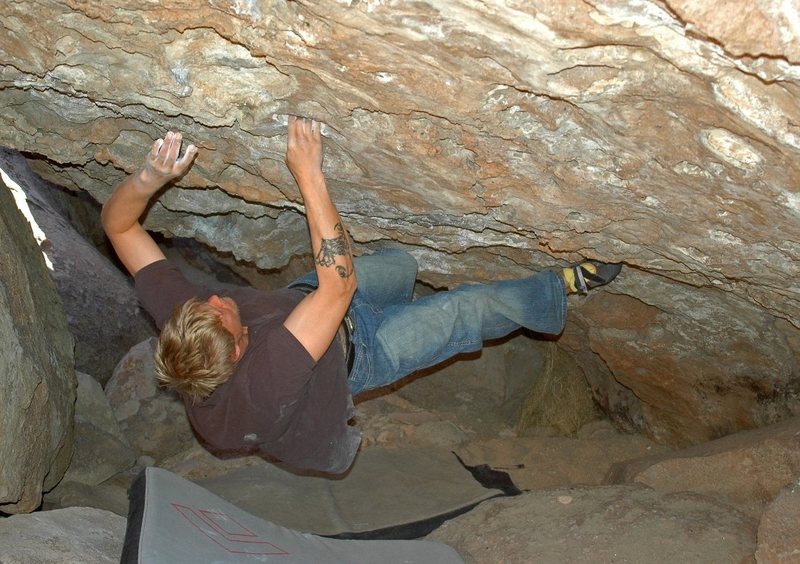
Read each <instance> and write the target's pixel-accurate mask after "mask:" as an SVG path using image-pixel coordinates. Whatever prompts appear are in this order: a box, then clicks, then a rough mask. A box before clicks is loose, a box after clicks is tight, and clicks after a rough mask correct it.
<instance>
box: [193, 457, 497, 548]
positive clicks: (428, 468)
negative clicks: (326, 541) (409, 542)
mask: <svg viewBox="0 0 800 564" xmlns="http://www.w3.org/2000/svg"><path fill="white" fill-rule="evenodd" d="M197 482H198V483H199V484H200V485H202V486H203V487H205V488H207V489H208V490H210V491H212V492H214V493H216V494H217V495H219V496H220V497H222V498H223V499H226V500H228V501H230V502H231V503H233V504H235V505H237V506H239V507H241V508H242V509H244V510H245V511H248V512H250V513H252V514H254V515H257V516H259V517H261V518H263V519H267V520H269V521H272V522H273V523H276V524H279V525H283V526H284V527H289V528H291V529H296V530H300V531H303V532H309V533H315V534H319V535H326V536H336V537H338V538H380V539H413V538H419V537H421V536H424V535H426V534H428V533H430V532H431V531H433V530H434V529H435V528H437V527H438V526H439V525H441V523H442V522H444V521H445V520H446V519H449V518H452V517H454V516H456V515H458V514H461V513H464V512H466V511H468V510H469V509H471V508H472V507H474V506H475V505H477V504H478V503H480V502H482V501H485V500H487V499H490V498H492V497H496V496H499V495H504V492H503V491H501V490H500V489H497V488H496V487H488V488H487V487H486V486H485V485H484V483H481V482H479V481H478V480H476V478H475V476H474V475H473V474H472V473H471V472H470V470H469V469H468V468H466V467H465V466H464V465H463V464H462V463H461V462H460V460H459V459H458V457H457V456H456V455H455V454H453V453H452V452H450V451H448V450H446V449H442V448H436V447H397V448H369V449H365V450H363V451H362V452H360V453H359V455H358V457H357V458H356V460H355V463H354V464H353V466H352V468H351V469H350V472H349V473H347V474H346V475H344V476H337V477H331V476H325V477H322V476H309V475H301V474H296V473H294V472H291V471H286V470H284V469H281V468H279V467H277V466H275V465H272V464H266V463H264V464H257V465H251V466H246V467H243V468H238V469H236V470H233V471H231V472H229V473H226V474H224V475H222V476H217V477H214V478H208V479H200V480H197Z"/></svg>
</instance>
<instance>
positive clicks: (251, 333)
mask: <svg viewBox="0 0 800 564" xmlns="http://www.w3.org/2000/svg"><path fill="white" fill-rule="evenodd" d="M320 127H321V125H320V124H319V123H318V122H316V121H312V120H309V119H305V118H295V117H290V119H289V126H288V142H287V149H286V164H287V166H288V168H289V171H290V172H291V173H292V175H293V176H294V179H295V182H296V183H297V186H298V187H299V189H300V194H301V196H302V198H303V201H304V204H305V211H306V220H307V223H308V229H309V232H310V236H311V248H312V255H313V258H314V267H315V269H314V271H313V272H311V273H309V274H307V275H305V276H303V277H301V278H299V279H298V280H296V281H295V282H293V283H292V284H290V285H289V287H288V288H283V289H279V290H274V291H271V292H264V291H260V290H256V289H253V288H240V289H230V290H213V289H208V288H205V287H202V286H199V285H197V284H195V283H194V282H191V281H189V280H187V279H186V278H185V277H184V275H183V274H181V272H180V271H179V270H178V268H177V267H176V266H175V265H174V264H172V263H171V262H170V261H168V260H167V259H166V258H165V256H164V254H163V253H162V251H161V250H160V248H159V247H158V245H157V244H156V243H155V242H154V241H153V239H152V238H151V237H150V235H149V234H148V233H147V232H146V231H145V230H144V228H143V227H142V226H141V224H140V223H139V218H140V217H141V216H142V214H143V213H144V211H145V209H146V208H147V206H148V204H149V202H150V200H151V199H152V198H153V196H154V195H155V194H156V193H158V192H159V191H160V190H161V188H163V187H164V186H165V185H167V184H168V183H170V182H171V181H173V180H175V179H177V178H179V177H181V176H183V175H184V174H186V173H187V171H188V170H189V168H190V167H191V165H192V162H193V160H194V158H195V157H196V155H197V153H198V151H197V148H196V147H195V146H194V145H189V146H188V147H186V149H185V152H184V153H183V155H180V150H181V145H182V138H181V134H180V133H172V132H169V133H167V134H166V135H165V136H164V138H163V140H162V139H159V140H157V141H156V142H155V143H154V144H153V146H152V149H151V150H150V153H149V154H148V155H147V157H146V159H145V162H144V164H143V165H142V167H141V168H140V169H139V170H137V171H136V172H134V173H133V174H132V175H131V176H129V177H128V178H126V179H125V180H124V181H123V182H122V183H121V184H120V185H119V186H118V187H117V188H116V189H115V191H114V192H113V194H112V195H111V197H110V198H109V199H108V201H107V202H106V203H105V205H104V206H103V211H102V215H101V218H102V223H103V228H104V229H105V231H106V234H107V235H108V238H109V239H110V241H111V243H112V245H113V246H114V249H115V250H116V252H117V254H118V255H119V258H120V260H121V261H122V263H123V264H124V265H125V267H126V268H127V269H128V270H129V271H130V273H131V275H132V276H133V277H134V282H135V286H136V292H137V295H138V297H139V299H140V301H141V302H142V304H143V306H144V308H145V309H146V310H147V311H148V312H149V313H150V314H151V315H152V317H153V318H154V320H155V322H156V325H157V326H158V327H159V329H161V336H160V338H159V342H158V345H157V350H156V372H157V377H158V380H159V382H160V383H161V384H162V385H163V386H164V387H166V388H169V389H172V390H175V391H177V392H178V394H179V395H180V396H181V398H182V399H183V402H184V405H185V407H186V410H187V414H188V416H189V420H190V421H191V423H192V426H193V427H194V429H195V431H196V432H197V434H198V436H199V437H200V438H201V440H202V441H203V442H204V443H205V444H206V446H207V447H208V448H209V449H210V450H212V451H215V452H227V453H230V452H235V453H239V454H253V453H258V454H260V455H262V456H265V457H268V458H271V459H277V460H280V461H282V462H284V463H287V464H289V465H291V466H294V467H297V468H304V469H312V470H318V471H322V472H327V473H333V474H337V473H341V472H344V471H346V470H347V468H348V467H349V466H350V464H351V463H352V461H353V459H354V457H355V454H356V451H357V450H358V447H359V444H360V440H361V434H360V432H359V431H358V429H357V428H356V427H355V426H352V425H350V424H348V421H349V420H350V419H351V416H352V407H353V404H352V399H351V398H352V396H354V395H356V394H358V393H359V392H362V391H365V390H368V389H372V388H377V387H381V386H386V385H388V384H391V383H392V382H395V381H397V380H398V379H400V378H402V377H404V376H406V375H408V374H411V373H413V372H415V371H417V370H421V369H423V368H426V367H429V366H433V365H435V364H438V363H440V362H442V361H444V360H446V359H448V358H450V357H452V356H454V355H455V354H458V353H461V352H468V351H476V350H478V349H480V348H481V346H482V343H483V342H484V341H485V340H488V339H496V338H499V337H503V336H505V335H507V334H509V333H511V332H512V331H514V330H516V329H518V328H520V327H527V328H528V329H531V330H533V331H536V332H539V333H547V334H552V335H557V334H559V333H560V332H561V331H562V329H563V327H564V322H565V318H566V311H567V294H569V293H575V292H582V293H586V292H587V291H588V290H590V289H592V288H595V287H597V286H601V285H603V284H606V283H608V282H609V281H611V280H612V279H613V278H614V277H615V276H616V275H617V274H618V273H619V271H620V269H621V265H619V264H617V265H611V264H605V263H600V262H595V261H588V260H587V261H584V262H582V263H580V264H578V265H575V266H571V267H567V268H563V269H556V270H553V271H544V272H540V273H538V274H534V275H532V276H530V277H527V278H524V279H518V280H505V281H500V282H495V283H492V284H467V285H462V286H460V287H458V288H456V289H454V290H451V291H447V292H437V293H434V294H431V295H428V296H425V297H423V298H420V299H417V300H414V299H413V298H412V293H413V288H414V282H415V279H416V274H417V263H416V261H415V260H414V258H413V257H412V256H411V255H410V254H408V253H406V252H404V251H401V250H398V249H391V248H387V249H382V250H379V251H377V252H375V253H372V254H368V255H364V256H359V257H356V258H354V257H353V254H352V246H351V241H350V238H349V235H348V232H347V229H346V228H345V226H344V223H343V221H342V219H341V217H340V216H339V214H338V212H337V210H336V207H335V206H334V204H333V202H332V201H331V199H330V196H329V193H328V190H327V186H326V181H325V177H324V175H323V171H322V156H323V150H322V136H321V132H320Z"/></svg>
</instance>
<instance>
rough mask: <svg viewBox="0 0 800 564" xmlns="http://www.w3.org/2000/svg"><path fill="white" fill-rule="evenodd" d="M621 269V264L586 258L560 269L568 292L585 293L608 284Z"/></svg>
mask: <svg viewBox="0 0 800 564" xmlns="http://www.w3.org/2000/svg"><path fill="white" fill-rule="evenodd" d="M620 270H622V264H607V263H604V262H598V261H594V260H587V261H584V262H582V263H580V264H576V265H572V266H568V267H566V268H564V269H563V270H562V271H561V275H562V277H563V278H564V282H565V284H566V286H567V293H568V294H575V293H578V292H580V293H581V294H586V293H588V292H589V290H591V289H592V288H597V287H598V286H602V285H604V284H608V283H609V282H611V281H612V280H613V279H614V278H616V276H617V274H619V272H620Z"/></svg>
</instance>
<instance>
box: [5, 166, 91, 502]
mask: <svg viewBox="0 0 800 564" xmlns="http://www.w3.org/2000/svg"><path fill="white" fill-rule="evenodd" d="M0 241H2V244H1V245H0V343H2V346H0V512H4V513H24V512H29V511H33V510H34V509H36V507H38V506H39V504H40V502H41V500H42V491H43V490H45V491H46V490H48V489H50V488H52V487H53V486H55V485H56V484H57V483H58V481H59V480H60V479H61V477H62V476H63V475H64V473H65V472H66V470H67V466H68V465H69V461H70V457H71V456H72V437H73V413H74V409H75V387H76V381H75V362H74V360H73V357H72V347H73V340H72V337H71V335H70V334H69V330H68V329H67V322H66V319H65V316H64V308H63V307H62V306H61V302H60V301H59V299H58V294H57V293H56V289H55V286H54V284H53V281H52V280H51V278H50V275H49V274H48V271H47V268H46V266H45V261H44V259H43V258H42V253H41V250H40V249H39V247H38V245H37V244H36V241H35V240H34V238H33V234H32V233H31V227H30V226H29V224H28V222H27V221H26V220H25V218H24V217H23V215H22V213H20V211H19V210H18V209H17V206H16V204H15V202H14V198H13V197H12V194H11V192H10V191H9V189H8V188H7V187H6V185H5V184H4V182H0Z"/></svg>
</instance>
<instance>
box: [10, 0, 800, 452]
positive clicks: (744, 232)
mask: <svg viewBox="0 0 800 564" xmlns="http://www.w3.org/2000/svg"><path fill="white" fill-rule="evenodd" d="M798 4H800V3H798V1H797V0H781V1H779V0H764V1H761V2H755V1H754V0H750V1H746V0H726V1H725V2H717V3H712V4H709V3H706V2H700V1H697V0H663V1H659V0H649V1H648V0H644V1H634V0H585V1H583V0H563V1H560V2H546V1H541V0H526V1H524V2H521V1H515V0H505V1H496V0H493V1H487V2H481V3H478V4H476V3H473V2H468V1H466V0H452V1H449V2H446V3H439V2H433V1H421V2H414V3H400V4H398V3H395V2H385V1H381V0H368V1H361V2H359V1H353V2H342V1H331V0H328V1H322V2H311V1H302V0H301V1H295V2H288V1H283V0H275V1H258V0H247V1H245V0H212V1H210V2H207V3H197V2H185V1H172V2H159V3H145V2H140V1H135V0H112V1H111V2H102V3H101V2H97V1H90V0H62V1H54V0H51V1H42V2H37V3H35V4H30V3H12V4H10V5H8V6H7V7H6V8H5V9H4V11H3V13H2V14H1V15H0V26H2V28H3V34H2V39H0V53H2V55H3V56H2V59H0V60H2V61H3V64H2V66H0V86H1V87H0V103H2V104H3V105H4V107H7V108H10V109H11V111H8V112H5V113H4V114H3V115H2V116H0V124H2V125H1V126H0V144H3V145H6V146H9V147H13V148H15V149H18V150H21V151H25V152H26V153H27V154H28V157H29V159H30V160H31V162H32V165H33V167H34V168H35V170H37V172H39V173H40V174H42V175H43V176H44V177H46V178H47V179H49V180H51V181H53V182H56V183H58V184H60V185H64V186H68V187H70V188H72V189H76V190H85V191H87V192H89V193H91V194H92V195H93V196H94V197H95V198H96V199H97V200H98V201H104V200H105V199H106V198H107V197H108V195H109V193H110V191H111V190H112V188H113V186H114V185H115V184H116V183H117V182H118V181H119V180H120V179H121V178H123V176H124V175H125V174H127V173H129V172H132V171H133V170H135V169H136V167H137V166H138V165H139V163H140V162H141V160H142V158H143V156H144V154H145V152H146V150H147V148H148V147H149V146H150V144H151V143H152V141H153V140H154V139H155V138H157V137H159V136H160V135H162V134H163V132H164V131H165V130H167V129H174V130H181V131H183V132H184V134H185V135H186V137H187V138H189V139H190V140H191V141H192V142H194V143H195V144H197V145H198V146H199V147H200V155H199V157H198V159H197V161H196V164H195V166H194V168H193V169H192V171H191V172H190V174H188V175H187V176H186V177H185V178H184V179H183V180H182V181H181V184H180V187H179V188H178V189H174V190H171V191H169V192H167V193H165V194H164V195H163V196H162V197H161V199H160V200H159V202H158V203H157V204H156V205H154V207H153V209H152V210H151V212H150V214H149V216H148V222H147V226H148V227H149V228H151V229H153V230H156V231H161V232H163V233H165V234H167V235H179V236H189V237H194V238H197V239H198V240H200V241H203V242H206V243H208V244H210V245H211V246H213V247H215V248H217V249H220V250H222V251H226V252H228V251H229V252H232V253H233V254H234V255H235V256H237V257H238V258H240V259H244V260H247V261H252V262H254V263H256V264H257V265H258V266H260V267H262V268H274V267H280V266H283V265H285V264H287V263H288V262H289V261H290V259H291V258H292V257H294V256H297V255H300V254H303V253H305V252H306V251H307V248H308V242H307V232H306V228H305V223H304V220H303V217H302V214H301V210H302V206H301V202H300V198H299V193H298V192H297V190H296V188H295V187H294V185H293V182H292V180H291V177H290V175H289V173H288V171H287V170H286V168H285V166H284V165H283V163H282V158H283V152H284V149H285V121H286V115H287V114H302V115H307V116H311V117H314V118H317V119H319V120H322V121H324V122H325V123H326V124H327V127H326V132H325V133H326V161H325V170H326V173H327V175H328V178H329V180H330V185H331V190H332V193H333V194H334V198H335V200H336V202H337V204H338V206H339V208H340V211H341V212H342V215H343V217H344V219H345V221H346V222H347V223H348V226H349V228H350V230H351V232H352V235H353V237H354V239H355V240H356V242H357V244H358V246H359V248H361V249H369V248H372V247H376V246H380V245H384V244H390V243H391V242H395V243H393V244H398V245H401V246H404V247H405V248H407V249H409V250H410V251H412V252H413V253H414V254H415V256H416V257H417V258H418V260H419V261H420V264H421V277H422V279H423V280H425V281H426V282H429V283H430V284H432V285H434V286H448V285H451V284H454V283H457V282H459V281H463V280H468V279H469V280H475V279H477V280H489V279H494V278H497V277H502V276H515V275H520V274H523V273H526V272H529V271H530V270H534V269H539V268H543V267H546V266H548V265H550V264H552V263H554V262H558V263H563V262H564V261H572V260H576V259H577V258H578V257H579V256H588V257H593V258H599V259H603V260H609V261H624V262H625V263H626V265H627V266H628V269H627V270H626V271H625V272H624V273H623V275H622V276H621V278H620V281H619V283H615V285H614V286H612V287H610V288H609V289H608V291H607V292H603V293H601V294H600V295H599V296H595V297H592V298H590V299H589V300H588V301H586V300H583V299H577V300H573V315H572V318H571V319H572V321H571V323H570V327H569V329H568V331H567V333H566V334H565V336H564V338H563V339H562V340H563V345H564V346H566V347H568V348H569V349H570V350H572V351H573V352H574V354H575V355H576V358H578V359H579V360H580V362H581V365H582V367H583V369H584V371H585V372H586V373H587V376H588V377H589V379H590V381H591V382H592V384H593V386H594V388H595V395H596V397H597V399H598V400H599V401H600V403H601V404H603V405H604V406H605V407H606V409H607V410H608V411H609V412H611V413H612V414H614V416H615V417H617V419H618V420H619V421H620V422H621V423H623V424H626V425H629V426H631V427H634V428H639V429H646V430H648V431H649V432H650V433H651V434H652V435H653V436H654V437H657V438H659V440H662V441H665V442H670V443H675V444H689V443H693V442H697V441H699V440H704V439H708V438H713V437H715V436H719V435H720V434H724V433H726V432H729V431H731V430H734V429H738V428H747V427H750V426H755V425H759V424H762V423H764V422H769V421H773V420H777V419H780V418H781V417H784V416H785V415H786V414H789V413H797V412H798V410H800V407H798V402H799V401H800V400H799V399H798V382H800V368H798V365H799V364H800V363H798V358H797V356H796V353H792V350H797V346H796V345H797V343H798V341H800V329H798V327H800V322H799V321H798V320H800V299H799V298H800V290H798V282H797V280H798V275H800V267H799V266H798V265H800V230H798V228H797V225H798V219H799V218H800V193H798V189H797V186H798V184H799V181H800V166H798V164H797V163H798V159H797V156H798V149H800V132H798V129H797V126H796V124H797V123H800V103H798V85H799V82H798V80H799V79H800V48H799V47H798V45H799V43H798V34H800V31H799V30H800V23H798V20H797V13H798V8H800V6H798ZM276 234H279V235H278V236H276ZM629 311H630V312H631V313H632V314H631V315H628V312H629Z"/></svg>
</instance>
